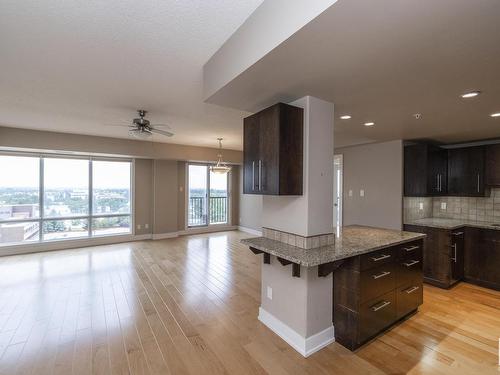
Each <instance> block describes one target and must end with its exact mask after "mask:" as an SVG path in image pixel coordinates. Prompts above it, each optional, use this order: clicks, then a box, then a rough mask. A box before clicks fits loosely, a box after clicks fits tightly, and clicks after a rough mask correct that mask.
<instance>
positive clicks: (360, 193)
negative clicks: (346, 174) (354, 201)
mask: <svg viewBox="0 0 500 375" xmlns="http://www.w3.org/2000/svg"><path fill="white" fill-rule="evenodd" d="M359 196H360V197H364V196H365V191H364V190H363V189H361V190H360V191H359Z"/></svg>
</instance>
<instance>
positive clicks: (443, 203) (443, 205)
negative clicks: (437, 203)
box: [441, 202, 446, 210]
mask: <svg viewBox="0 0 500 375" xmlns="http://www.w3.org/2000/svg"><path fill="white" fill-rule="evenodd" d="M441 209H442V210H446V202H441Z"/></svg>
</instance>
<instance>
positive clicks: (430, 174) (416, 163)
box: [404, 143, 448, 197]
mask: <svg viewBox="0 0 500 375" xmlns="http://www.w3.org/2000/svg"><path fill="white" fill-rule="evenodd" d="M447 155H448V154H447V151H446V150H444V149H442V148H440V147H438V146H436V145H432V144H428V143H412V144H406V145H405V147H404V195H405V196H411V197H422V196H434V195H446V193H447V190H448V188H447V185H448V173H447V169H448V160H447Z"/></svg>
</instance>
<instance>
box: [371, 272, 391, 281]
mask: <svg viewBox="0 0 500 375" xmlns="http://www.w3.org/2000/svg"><path fill="white" fill-rule="evenodd" d="M390 274H391V273H390V272H389V271H386V272H382V273H379V274H378V275H372V277H373V279H374V280H377V279H380V278H381V277H384V276H387V275H390Z"/></svg>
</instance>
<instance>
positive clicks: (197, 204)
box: [188, 197, 227, 227]
mask: <svg viewBox="0 0 500 375" xmlns="http://www.w3.org/2000/svg"><path fill="white" fill-rule="evenodd" d="M206 210H207V205H206V198H205V197H189V207H188V226H190V227H192V226H198V225H207V224H208V223H207V212H206ZM208 212H209V215H208V216H209V217H208V219H209V224H225V223H227V197H210V198H209V207H208Z"/></svg>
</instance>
